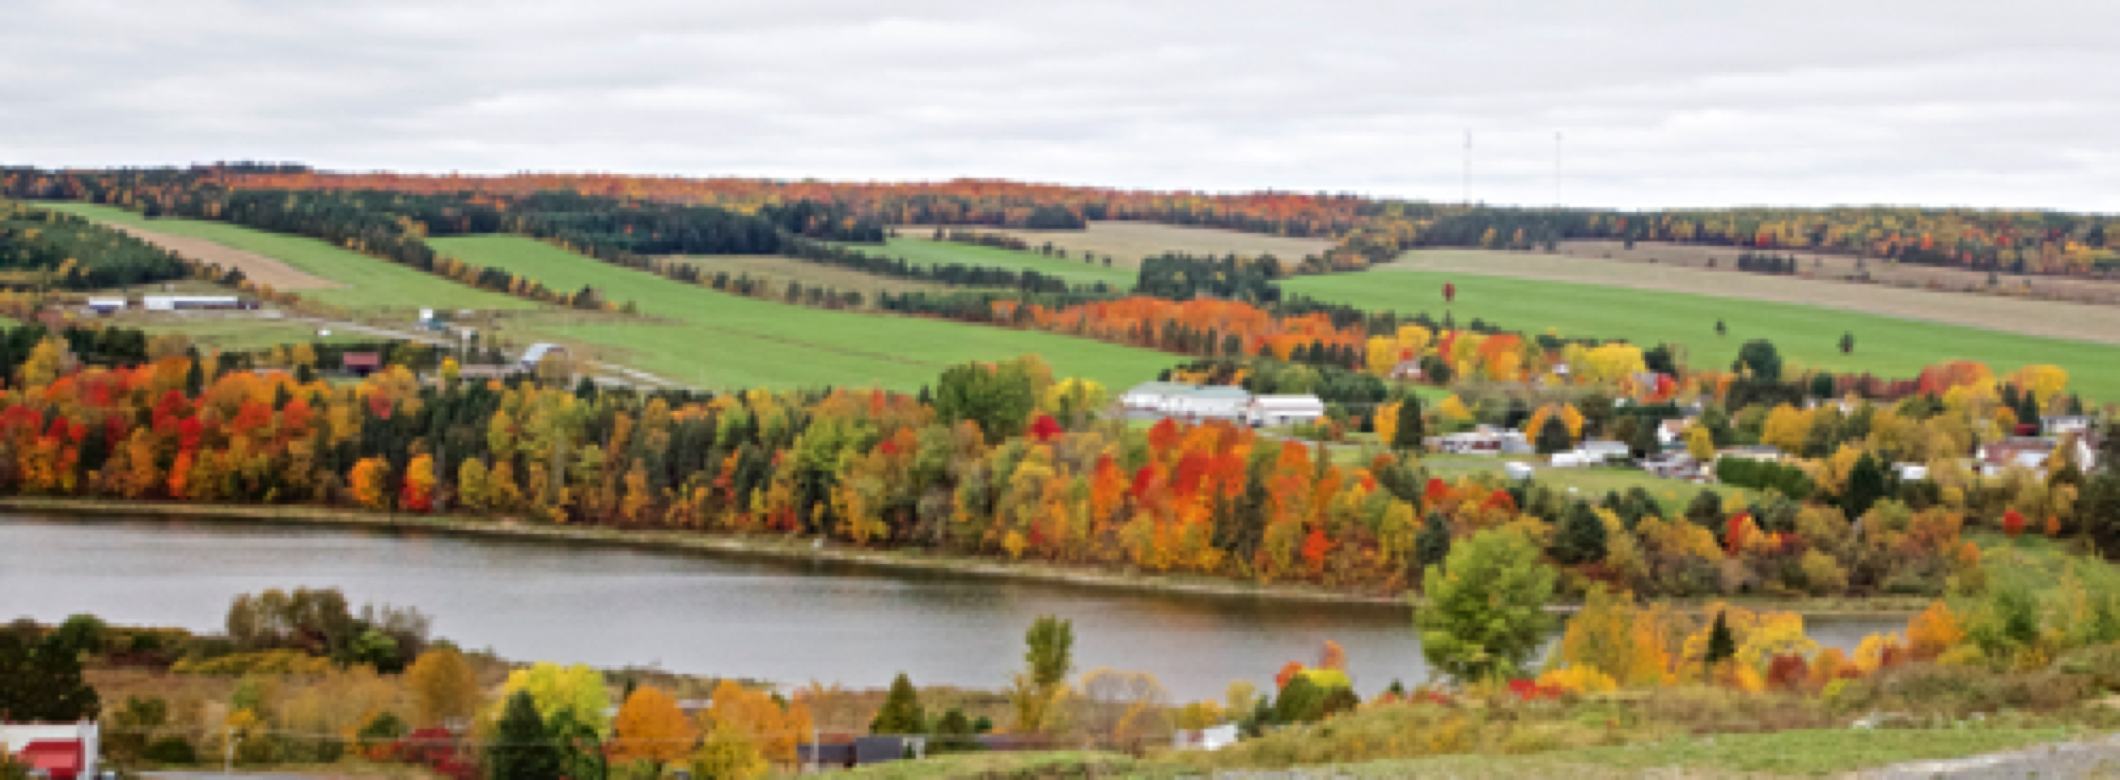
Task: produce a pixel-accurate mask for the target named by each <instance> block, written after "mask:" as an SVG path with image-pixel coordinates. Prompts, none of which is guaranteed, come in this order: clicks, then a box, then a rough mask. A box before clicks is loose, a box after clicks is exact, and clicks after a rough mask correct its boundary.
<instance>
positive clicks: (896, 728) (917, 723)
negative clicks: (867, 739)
mask: <svg viewBox="0 0 2120 780" xmlns="http://www.w3.org/2000/svg"><path fill="white" fill-rule="evenodd" d="M926 732H927V715H926V714H925V713H923V712H921V711H920V692H919V691H916V690H914V689H913V681H912V680H910V679H907V678H906V676H905V673H904V672H899V673H898V677H897V678H896V679H893V680H891V692H890V693H889V694H888V695H886V696H884V698H883V708H882V709H879V710H877V711H876V717H875V718H873V719H871V720H870V721H869V733H870V734H923V733H926Z"/></svg>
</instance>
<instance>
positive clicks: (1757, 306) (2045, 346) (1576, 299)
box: [1284, 261, 2120, 401]
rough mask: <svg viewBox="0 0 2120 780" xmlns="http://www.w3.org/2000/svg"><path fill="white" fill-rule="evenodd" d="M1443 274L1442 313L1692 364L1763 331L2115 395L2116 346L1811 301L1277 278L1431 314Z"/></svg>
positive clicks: (1417, 274) (1811, 361)
mask: <svg viewBox="0 0 2120 780" xmlns="http://www.w3.org/2000/svg"><path fill="white" fill-rule="evenodd" d="M1402 262H1404V261H1402ZM1446 282H1448V283H1453V284H1456V285H1457V303H1456V305H1454V306H1452V307H1449V309H1450V311H1451V312H1452V313H1453V314H1454V315H1455V316H1456V318H1457V321H1458V322H1459V323H1469V322H1471V321H1472V319H1473V318H1475V317H1477V318H1481V319H1485V320H1487V321H1488V322H1491V323H1495V324H1498V325H1501V326H1502V327H1506V328H1512V329H1516V330H1521V331H1524V332H1527V333H1541V332H1544V331H1545V330H1546V329H1548V328H1555V329H1558V330H1559V331H1560V333H1562V334H1563V335H1575V336H1594V337H1604V338H1625V339H1630V340H1633V341H1635V342H1637V343H1641V344H1645V345H1647V344H1656V343H1659V342H1670V343H1674V344H1684V345H1685V346H1686V347H1687V348H1688V350H1689V351H1690V360H1691V362H1692V363H1693V364H1694V365H1695V366H1699V367H1713V368H1723V367H1726V366H1728V365H1729V364H1730V362H1731V361H1732V360H1734V359H1735V358H1736V356H1737V350H1738V348H1739V347H1740V346H1742V345H1743V344H1744V343H1745V342H1746V341H1747V340H1750V339H1767V340H1769V341H1772V342H1774V345H1775V346H1776V347H1779V348H1780V349H1781V352H1782V356H1783V358H1784V359H1785V360H1787V361H1789V362H1790V363H1792V364H1802V365H1805V366H1811V367H1817V368H1823V369H1826V370H1829V371H1834V372H1858V373H1859V372H1863V371H1868V372H1870V373H1872V374H1876V375H1878V376H1890V377H1895V378H1911V377H1913V376H1914V375H1915V374H1916V373H1917V372H1919V371H1920V370H1921V369H1922V367H1924V366H1927V365H1930V364H1933V363H1939V362H1942V361H1946V360H1953V359H1967V360H1977V361H1980V362H1982V363H1986V364H1987V365H1988V366H1989V367H1991V368H1994V369H1995V370H1996V371H1997V372H1998V373H2007V372H2009V371H2014V370H2016V369H2017V368H2018V367H2020V366H2023V365H2026V364H2031V363H2051V364H2054V365H2058V366H2061V367H2062V368H2065V369H2067V370H2068V372H2069V374H2070V376H2071V377H2072V378H2073V381H2072V387H2074V388H2075V389H2076V390H2077V391H2078V392H2080V393H2082V394H2083V395H2084V397H2085V398H2087V399H2094V400H2097V401H2120V348H2116V347H2111V346H2104V345H2097V344H2089V343H2083V342H2073V341H2064V340H2059V339H2047V338H2038V337H2033V336H2020V335H2015V334H2009V333H1998V332H1994V331H1986V330H1979V329H1975V328H1969V327H1962V326H1956V325H1942V324H1937V323H1929V322H1919V321H1914V320H1903V319H1895V318H1891V317H1882V316H1877V315H1872V314H1862V313H1858V312H1849V311H1841V310H1837V309H1825V308H1816V307H1810V306H1796V305H1790V304H1780V303H1764V302H1756V301H1739V300H1732V299H1730V298H1720V297H1709V296H1700V295H1685V294H1679V293H1667V292H1652V291H1644V290H1629V289H1625V288H1620V287H1607V286H1601V285H1586V284H1571V283H1566V282H1544V281H1532V280H1525V279H1505V278H1498V277H1488V276H1472V275H1466V274H1447V273H1438V272H1429V271H1418V270H1397V269H1394V270H1389V271H1370V272H1366V273H1355V274H1334V275H1329V276H1309V277H1303V278H1300V279H1295V280H1292V281H1289V282H1286V283H1285V284H1284V286H1285V287H1286V289H1287V290H1288V291H1289V292H1292V293H1301V294H1303V295H1308V296H1311V297H1314V298H1319V299H1321V300H1327V301H1335V302H1339V303H1346V304H1351V305H1354V306H1359V307H1362V308H1365V309H1373V310H1384V309H1395V310H1397V311H1399V312H1401V313H1406V314H1411V313H1414V312H1419V311H1427V312H1429V313H1430V314H1431V315H1433V316H1435V317H1437V318H1438V319H1440V318H1441V317H1442V314H1443V311H1444V309H1445V307H1444V306H1443V302H1442V292H1441V291H1442V287H1443V284H1444V283H1446ZM1733 283H1734V282H1733ZM1732 294H1733V295H1738V294H1742V293H1741V292H1740V291H1733V293H1732ZM1717 320H1722V321H1724V322H1725V323H1727V324H1728V325H1729V329H1730V334H1729V336H1727V337H1724V338H1717V337H1716V335H1715V322H1716V321H1717ZM1843 333H1853V334H1854V335H1855V339H1856V344H1855V352H1854V354H1852V355H1842V354H1841V353H1840V350H1839V347H1838V344H1839V341H1840V337H1841V334H1843Z"/></svg>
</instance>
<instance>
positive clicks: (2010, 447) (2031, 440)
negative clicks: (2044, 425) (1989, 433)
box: [1973, 436, 2098, 477]
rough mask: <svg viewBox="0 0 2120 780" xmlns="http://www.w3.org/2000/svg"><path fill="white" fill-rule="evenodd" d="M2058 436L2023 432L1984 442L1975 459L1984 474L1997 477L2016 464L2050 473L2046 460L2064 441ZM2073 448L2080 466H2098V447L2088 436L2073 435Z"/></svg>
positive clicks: (2071, 454) (2072, 456)
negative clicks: (2094, 445) (2095, 447)
mask: <svg viewBox="0 0 2120 780" xmlns="http://www.w3.org/2000/svg"><path fill="white" fill-rule="evenodd" d="M2062 441H2063V439H2061V438H2057V437H2050V436H2048V437H2038V436H2019V437H2015V438H2009V439H2003V440H2002V441H1998V442H1993V443H1989V444H1982V445H1980V449H1978V450H1975V451H1974V453H1973V459H1974V460H1975V461H1977V462H1978V465H1979V467H1980V474H1981V476H1986V477H1993V476H1997V475H2000V474H2001V473H2002V472H2005V471H2008V470H2009V469H2010V467H2012V466H2021V467H2024V468H2026V469H2030V470H2031V471H2032V472H2033V473H2036V474H2038V475H2040V476H2045V475H2046V463H2047V461H2048V460H2049V459H2051V458H2052V457H2053V456H2054V451H2055V450H2057V449H2059V448H2060V447H2061V445H2062ZM2068 441H2070V442H2073V444H2072V445H2071V447H2072V449H2071V451H2070V452H2069V453H2068V455H2069V461H2070V462H2072V463H2075V464H2076V466H2077V467H2078V468H2081V469H2084V470H2090V469H2093V468H2097V466H2098V451H2097V450H2095V449H2092V447H2091V444H2090V443H2089V442H2087V441H2086V440H2085V438H2084V437H2071V438H2069V439H2068Z"/></svg>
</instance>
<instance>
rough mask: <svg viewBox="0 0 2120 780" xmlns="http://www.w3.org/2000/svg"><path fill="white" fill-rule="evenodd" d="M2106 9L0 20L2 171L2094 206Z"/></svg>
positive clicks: (238, 1) (2116, 166) (1570, 4)
mask: <svg viewBox="0 0 2120 780" xmlns="http://www.w3.org/2000/svg"><path fill="white" fill-rule="evenodd" d="M2116 52H2120V3H2116V2H2113V1H2112V0H2082V1H2081V2H2073V3H2070V2H2025V1H2023V0H2018V1H2016V2H1992V1H1991V0H1990V1H1984V2H1977V3H1973V2H1938V1H1937V0H1904V1H1899V0H1895V1H1894V2H1864V1H1863V0H1832V1H1829V2H1808V1H1801V0H1799V1H1791V0H1776V1H1775V2H1717V1H1716V0H1686V1H1685V2H1627V1H1625V0H1597V1H1595V2H1589V1H1586V0H1567V1H1563V2H1505V1H1503V0H1478V1H1473V0H1456V1H1454V2H1411V1H1407V0H1392V1H1389V2H1386V1H1383V0H1379V1H1378V2H1345V3H1332V2H1318V1H1317V0H1311V1H1310V2H1301V3H1298V2H1279V3H1244V2H1231V1H1229V0H1224V1H1223V2H1205V3H1175V2H1156V1H1155V0H1132V1H1130V2H1119V3H1109V4H1106V3H1090V2H1066V1H1062V2H1028V1H1022V0H978V1H977V2H963V3H957V2H925V1H904V0H900V1H898V2H835V1H833V0H772V1H771V2H765V1H762V0H761V1H759V2H747V3H715V2H703V1H702V0H595V1H594V2H555V1H552V0H542V1H541V0H506V1H505V2H464V3H451V2H443V1H442V0H414V1H412V2H368V1H366V0H314V1H310V0H185V1H184V2H174V1H173V0H5V2H0V164H34V165H39V166H46V167H51V166H60V165H111V164H171V163H189V162H194V161H211V160H220V159H263V160H298V161H303V162H308V163H310V164H313V165H317V166H319V167H325V168H332V169H364V170H365V169H395V170H416V171H450V170H460V171H465V172H489V173H500V172H512V171H518V170H568V171H617V172H629V173H651V174H681V175H695V176H711V175H742V176H769V177H779V178H802V177H815V178H823V179H835V180H845V179H945V178H956V177H999V178H1012V179H1028V180H1037V181H1050V182H1061V183H1071V184H1094V185H1112V186H1126V187H1143V188H1155V189H1206V190H1251V189H1265V188H1275V189H1295V190H1306V191H1307V190H1333V191H1358V192H1363V193H1367V194H1372V195H1391V196H1404V197H1414V198H1424V199H1436V200H1452V201H1454V200H1457V199H1459V198H1461V197H1462V196H1463V195H1462V193H1463V184H1462V179H1461V177H1462V173H1463V165H1464V159H1465V157H1464V144H1465V131H1466V130H1467V129H1470V130H1471V131H1472V134H1473V150H1472V154H1473V157H1472V163H1473V170H1472V196H1473V197H1474V198H1475V199H1478V200H1484V201H1487V202H1491V203H1541V204H1542V203H1551V202H1553V201H1554V199H1555V198H1556V178H1555V142H1554V138H1555V134H1556V133H1561V134H1564V139H1565V140H1564V141H1563V146H1562V148H1561V152H1562V159H1561V171H1562V175H1561V176H1560V178H1559V180H1558V185H1559V186H1558V197H1559V198H1560V199H1561V200H1563V201H1565V202H1567V203H1569V204H1573V205H1605V206H1622V207H1647V206H1672V205H1728V204H1751V203H1791V204H1805V205H1821V204H1831V203H1851V202H1853V203H1872V202H1891V203H1920V204H1932V205H1949V204H1964V205H1977V206H2010V207H2051V208H2066V209H2072V210H2097V211H2120V53H2116Z"/></svg>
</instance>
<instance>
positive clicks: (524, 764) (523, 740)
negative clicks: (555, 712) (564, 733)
mask: <svg viewBox="0 0 2120 780" xmlns="http://www.w3.org/2000/svg"><path fill="white" fill-rule="evenodd" d="M485 770H486V777H488V778H491V780H559V779H560V778H562V777H565V776H566V766H565V762H564V760H563V757H562V756H561V754H560V749H559V746H558V745H557V744H554V743H553V741H552V735H551V734H550V733H547V732H546V731H545V719H544V718H542V717H539V716H538V714H537V702H536V701H535V700H533V699H531V698H530V692H529V691H516V692H515V694H514V695H512V696H509V697H508V703H507V705H505V708H504V709H502V711H501V720H500V723H499V724H498V725H497V726H495V727H494V735H493V742H492V744H490V745H488V746H487V747H486V755H485Z"/></svg>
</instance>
